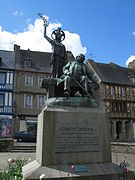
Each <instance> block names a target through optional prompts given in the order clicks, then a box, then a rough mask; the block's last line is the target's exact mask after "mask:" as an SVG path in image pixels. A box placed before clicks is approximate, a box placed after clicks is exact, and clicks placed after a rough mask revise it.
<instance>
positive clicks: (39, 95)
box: [13, 45, 51, 132]
mask: <svg viewBox="0 0 135 180" xmlns="http://www.w3.org/2000/svg"><path fill="white" fill-rule="evenodd" d="M14 53H15V68H14V101H13V108H14V126H13V127H14V132H17V131H22V130H26V129H27V130H29V129H30V130H35V129H36V124H37V117H38V114H39V113H40V112H41V110H42V107H43V106H44V102H45V89H41V88H40V84H41V81H42V79H43V78H45V77H47V78H50V66H49V60H50V57H51V53H46V52H36V51H30V50H29V49H28V50H21V49H20V46H17V45H14Z"/></svg>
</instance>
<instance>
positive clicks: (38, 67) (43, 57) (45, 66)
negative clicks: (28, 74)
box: [0, 50, 51, 73]
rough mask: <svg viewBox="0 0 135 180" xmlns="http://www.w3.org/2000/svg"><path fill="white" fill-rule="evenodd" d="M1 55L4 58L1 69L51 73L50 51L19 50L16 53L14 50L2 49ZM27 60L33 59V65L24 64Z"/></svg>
mask: <svg viewBox="0 0 135 180" xmlns="http://www.w3.org/2000/svg"><path fill="white" fill-rule="evenodd" d="M0 57H1V58H2V65H1V66H0V69H16V70H29V71H35V72H45V73H51V69H50V64H49V63H50V59H51V53H48V52H38V51H30V50H19V51H18V52H16V53H15V52H14V51H5V50H0ZM25 60H31V62H32V65H31V67H26V66H24V61H25Z"/></svg>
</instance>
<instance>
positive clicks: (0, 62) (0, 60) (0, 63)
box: [0, 56, 2, 66]
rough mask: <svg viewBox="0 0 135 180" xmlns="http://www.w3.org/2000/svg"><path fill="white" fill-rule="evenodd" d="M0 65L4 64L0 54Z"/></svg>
mask: <svg viewBox="0 0 135 180" xmlns="http://www.w3.org/2000/svg"><path fill="white" fill-rule="evenodd" d="M0 66H2V57H1V56H0Z"/></svg>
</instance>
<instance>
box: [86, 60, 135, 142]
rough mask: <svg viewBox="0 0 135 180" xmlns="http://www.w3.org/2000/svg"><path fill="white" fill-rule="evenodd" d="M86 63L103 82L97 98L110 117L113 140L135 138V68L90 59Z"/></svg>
mask: <svg viewBox="0 0 135 180" xmlns="http://www.w3.org/2000/svg"><path fill="white" fill-rule="evenodd" d="M86 63H87V65H88V67H89V69H91V70H92V71H93V72H94V73H95V74H96V77H97V78H98V79H99V82H101V85H100V89H99V92H98V96H97V97H98V100H99V102H100V106H102V107H103V108H104V109H105V110H106V112H107V113H108V115H109V120H110V134H111V138H112V139H121V140H125V139H132V138H135V131H134V121H135V68H132V69H131V66H130V68H124V67H121V66H119V65H116V64H114V63H112V62H111V63H109V64H104V63H97V62H94V61H93V60H90V59H89V60H87V62H86Z"/></svg>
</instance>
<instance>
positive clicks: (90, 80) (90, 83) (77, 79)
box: [62, 54, 98, 98]
mask: <svg viewBox="0 0 135 180" xmlns="http://www.w3.org/2000/svg"><path fill="white" fill-rule="evenodd" d="M84 60H85V56H84V55H83V54H80V55H79V56H77V57H76V60H75V61H72V62H71V61H70V62H68V64H67V65H66V66H64V68H63V72H64V78H63V80H62V81H64V95H65V96H70V93H71V91H70V89H71V85H72V84H73V83H74V84H76V85H77V86H78V87H80V89H81V90H82V92H83V94H82V96H87V97H90V98H92V96H93V92H94V90H95V89H98V83H97V81H96V79H95V77H94V76H93V74H92V73H91V72H90V71H89V69H88V67H87V65H86V64H84Z"/></svg>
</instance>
